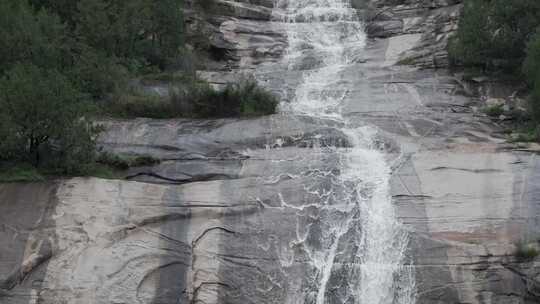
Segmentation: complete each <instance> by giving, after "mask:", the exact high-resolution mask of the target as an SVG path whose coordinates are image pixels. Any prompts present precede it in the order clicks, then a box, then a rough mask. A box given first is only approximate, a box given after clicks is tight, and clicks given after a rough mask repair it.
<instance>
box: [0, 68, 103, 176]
mask: <svg viewBox="0 0 540 304" xmlns="http://www.w3.org/2000/svg"><path fill="white" fill-rule="evenodd" d="M0 108H1V109H2V112H0V120H1V121H3V123H2V124H1V125H0V127H2V129H3V130H2V131H0V134H2V135H0V136H3V137H4V140H5V141H3V142H0V151H3V152H2V154H3V155H4V156H7V157H5V158H8V159H11V160H23V161H27V162H30V163H32V164H33V165H34V166H36V167H37V166H39V165H41V164H42V163H43V159H42V158H41V156H42V155H49V156H54V157H55V158H56V159H55V160H54V163H56V164H58V166H59V167H58V168H59V169H65V170H67V171H73V170H75V167H77V166H80V167H82V166H83V165H84V164H86V163H89V162H91V161H92V153H93V151H94V148H93V145H94V143H93V136H94V135H95V132H97V129H95V128H94V127H92V126H91V125H90V124H89V123H87V122H86V121H85V120H84V119H83V117H84V115H85V114H86V113H87V111H88V108H87V106H86V105H85V103H84V101H83V100H82V96H81V94H80V92H79V91H78V90H77V89H76V88H75V87H74V86H73V85H72V84H71V83H70V82H69V81H68V79H67V78H66V77H65V76H63V75H62V74H60V73H59V72H57V71H56V70H45V69H41V68H38V67H36V66H34V65H32V64H25V65H23V64H19V65H16V66H15V67H14V68H13V69H11V70H10V71H8V73H7V75H6V76H5V77H3V78H2V79H0ZM10 156H11V157H10ZM48 161H51V162H52V159H51V160H48Z"/></svg>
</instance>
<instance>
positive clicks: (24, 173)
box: [0, 163, 44, 183]
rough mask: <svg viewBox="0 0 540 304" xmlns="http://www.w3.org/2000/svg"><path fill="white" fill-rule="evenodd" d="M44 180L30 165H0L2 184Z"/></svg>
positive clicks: (0, 180)
mask: <svg viewBox="0 0 540 304" xmlns="http://www.w3.org/2000/svg"><path fill="white" fill-rule="evenodd" d="M43 180H44V177H43V175H42V174H41V173H40V172H39V171H38V170H37V169H36V168H35V167H34V166H32V165H30V164H24V163H18V164H9V165H0V182H1V183H14V182H40V181H43Z"/></svg>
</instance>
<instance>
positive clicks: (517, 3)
mask: <svg viewBox="0 0 540 304" xmlns="http://www.w3.org/2000/svg"><path fill="white" fill-rule="evenodd" d="M538 25H540V2H538V1H536V0H514V1H508V0H470V1H466V2H465V6H464V11H463V16H462V17H461V19H460V22H459V29H458V32H457V34H456V36H454V37H453V38H452V39H451V41H450V43H449V54H450V58H451V61H452V62H453V63H454V64H463V65H466V66H481V67H483V68H488V69H492V68H503V69H507V70H512V71H517V70H516V67H519V66H520V65H521V63H522V61H523V59H524V57H525V45H526V43H527V41H528V40H529V38H530V36H531V35H532V34H533V33H534V30H535V29H536V27H537V26H538Z"/></svg>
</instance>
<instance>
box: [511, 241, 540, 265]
mask: <svg viewBox="0 0 540 304" xmlns="http://www.w3.org/2000/svg"><path fill="white" fill-rule="evenodd" d="M514 255H515V256H516V258H518V259H519V260H522V261H530V260H533V259H534V258H536V257H537V256H538V255H540V252H538V249H536V248H535V247H534V246H531V245H530V244H525V243H518V244H516V251H515V252H514Z"/></svg>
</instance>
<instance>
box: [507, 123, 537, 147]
mask: <svg viewBox="0 0 540 304" xmlns="http://www.w3.org/2000/svg"><path fill="white" fill-rule="evenodd" d="M539 138H540V128H539V127H536V126H535V125H534V124H532V123H525V124H523V125H521V126H520V127H519V128H517V130H516V131H514V132H512V133H511V134H510V135H509V138H508V142H510V143H518V142H538V139H539Z"/></svg>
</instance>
